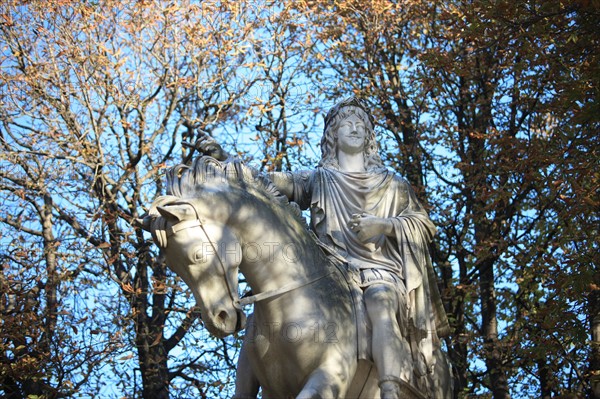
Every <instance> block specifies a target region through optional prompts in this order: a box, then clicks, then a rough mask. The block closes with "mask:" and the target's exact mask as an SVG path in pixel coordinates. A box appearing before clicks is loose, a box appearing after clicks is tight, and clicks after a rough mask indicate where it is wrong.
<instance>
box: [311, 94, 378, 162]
mask: <svg viewBox="0 0 600 399" xmlns="http://www.w3.org/2000/svg"><path fill="white" fill-rule="evenodd" d="M353 114H354V115H356V116H358V117H359V118H361V119H362V120H363V121H364V122H365V127H366V130H367V137H366V140H365V154H364V156H365V168H366V170H367V171H369V170H374V169H380V168H383V162H382V161H381V157H380V156H379V146H378V144H377V140H376V137H375V130H374V122H373V117H372V116H371V113H370V112H369V108H368V106H367V104H366V103H365V102H364V101H363V100H360V99H358V98H356V97H350V98H347V99H345V100H343V101H341V102H339V103H338V104H336V105H335V106H334V107H333V108H331V109H330V110H329V112H328V113H327V116H326V117H325V128H324V129H323V137H322V138H321V161H320V162H319V166H323V167H329V168H334V169H338V167H339V165H338V158H337V131H338V128H339V126H340V123H341V122H342V120H344V119H345V118H347V117H349V116H350V115H353Z"/></svg>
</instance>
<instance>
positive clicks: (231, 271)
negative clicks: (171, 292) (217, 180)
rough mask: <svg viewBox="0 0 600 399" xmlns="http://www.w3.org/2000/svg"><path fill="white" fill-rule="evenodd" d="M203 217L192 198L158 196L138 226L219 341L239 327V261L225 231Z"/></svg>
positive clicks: (198, 203) (234, 239)
mask: <svg viewBox="0 0 600 399" xmlns="http://www.w3.org/2000/svg"><path fill="white" fill-rule="evenodd" d="M209 211H210V209H208V207H207V206H206V204H205V203H203V202H202V201H201V200H200V199H198V198H191V199H181V198H179V197H176V196H163V197H159V198H157V200H156V201H154V203H153V205H152V206H151V208H150V211H149V213H148V215H147V216H146V217H145V218H144V220H143V222H142V226H143V228H144V229H145V230H147V231H149V232H151V233H152V237H153V240H154V243H155V244H156V245H157V246H158V247H159V248H160V250H161V252H162V254H163V255H164V256H165V259H166V262H167V265H168V266H169V267H170V268H171V269H172V270H173V271H174V272H175V273H176V274H177V275H178V276H180V277H181V278H182V280H183V281H184V282H185V283H186V285H187V286H188V287H189V288H190V289H191V290H192V292H193V294H194V297H195V299H196V302H197V304H198V306H199V307H200V309H201V312H202V319H203V321H204V323H205V325H206V328H207V329H208V331H209V332H210V333H211V334H213V335H215V336H216V337H221V338H222V337H225V336H227V335H230V334H232V333H234V332H236V331H239V330H240V329H242V328H244V325H245V314H244V313H243V312H242V310H241V308H240V306H239V296H238V266H239V263H240V262H241V256H242V255H241V247H240V243H239V240H238V239H237V237H236V235H235V234H234V233H233V231H232V230H231V228H229V227H228V226H226V224H225V223H224V222H223V221H219V220H214V219H209V218H208V217H207V216H208V214H209ZM210 216H214V215H212V214H211V215H210Z"/></svg>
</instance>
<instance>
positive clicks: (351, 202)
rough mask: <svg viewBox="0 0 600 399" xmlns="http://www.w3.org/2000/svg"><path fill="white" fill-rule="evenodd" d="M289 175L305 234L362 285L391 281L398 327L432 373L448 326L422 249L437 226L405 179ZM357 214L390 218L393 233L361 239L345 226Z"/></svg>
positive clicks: (318, 172)
mask: <svg viewBox="0 0 600 399" xmlns="http://www.w3.org/2000/svg"><path fill="white" fill-rule="evenodd" d="M291 177H292V180H293V195H292V198H291V199H292V200H293V201H294V202H296V203H298V205H300V207H301V208H302V209H308V208H310V212H311V228H312V230H313V231H314V232H315V234H316V235H317V237H318V238H319V239H320V240H321V241H322V242H323V243H325V244H326V245H328V246H330V247H331V248H333V250H334V251H335V252H337V253H338V254H339V255H341V256H342V257H344V258H345V259H346V260H347V261H348V264H349V268H350V269H354V270H357V271H358V272H359V273H360V275H361V277H362V278H361V284H362V286H366V285H369V284H372V283H374V282H382V283H388V284H390V282H397V283H398V284H395V286H396V290H397V291H398V293H399V295H400V296H401V301H400V303H401V304H404V306H402V305H401V308H403V309H398V321H399V324H401V325H400V327H401V330H402V332H403V335H405V334H407V331H408V335H409V336H410V338H409V341H410V343H411V346H412V347H413V356H415V353H414V352H415V350H416V351H418V352H420V353H421V354H422V355H423V357H424V359H425V362H426V366H427V368H428V369H431V368H432V367H433V365H434V360H433V356H432V351H433V343H434V341H435V340H437V339H438V337H439V336H444V335H447V334H448V332H449V325H448V321H447V319H446V313H445V311H444V308H443V305H442V302H441V299H440V295H439V291H438V288H437V285H436V280H435V274H434V272H433V267H432V264H431V260H430V257H429V251H428V245H429V243H430V242H431V240H432V238H433V236H434V234H435V231H436V228H435V226H434V224H433V222H432V221H431V219H429V216H428V215H427V212H426V211H425V210H424V208H423V207H422V206H421V204H420V203H419V201H418V200H417V198H416V196H415V193H414V191H413V190H412V188H411V187H410V185H409V184H408V182H407V181H406V180H404V179H403V178H401V177H399V176H398V175H396V174H394V173H392V172H390V171H388V170H387V169H385V168H381V169H379V170H377V171H368V172H364V173H355V172H353V173H349V172H342V171H339V170H336V169H331V168H327V167H319V168H316V169H315V170H313V171H308V172H296V173H292V174H291ZM356 213H367V214H369V215H373V216H377V217H381V218H391V220H392V222H393V225H394V234H393V236H392V237H388V236H385V235H380V236H377V237H374V238H372V239H370V240H368V241H367V242H362V241H360V240H359V239H358V237H357V235H356V233H355V232H353V231H351V230H350V229H349V227H348V221H349V220H350V219H351V218H352V215H353V214H356ZM386 275H387V276H389V275H391V276H392V277H393V278H392V279H390V278H389V277H388V278H386V277H385V276H386ZM380 278H381V281H377V280H379V279H380ZM416 357H417V358H420V356H416Z"/></svg>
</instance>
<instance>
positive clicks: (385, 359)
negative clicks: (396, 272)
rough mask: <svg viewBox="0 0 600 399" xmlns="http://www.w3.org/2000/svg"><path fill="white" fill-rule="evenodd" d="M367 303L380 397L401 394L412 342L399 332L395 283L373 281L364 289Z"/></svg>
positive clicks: (408, 370) (408, 372)
mask: <svg viewBox="0 0 600 399" xmlns="http://www.w3.org/2000/svg"><path fill="white" fill-rule="evenodd" d="M364 299H365V306H366V308H367V314H368V315H369V319H370V321H371V326H372V330H373V337H372V345H371V346H372V353H373V361H374V362H375V366H377V372H378V374H379V380H380V384H381V397H382V398H385V399H388V398H390V399H392V398H393V399H396V398H398V397H399V395H400V394H399V391H400V385H401V384H399V380H401V381H406V382H408V381H410V379H411V374H412V369H413V365H412V355H411V351H410V345H409V343H408V341H407V340H406V338H405V337H403V336H402V334H401V332H400V327H399V326H398V319H397V317H396V314H397V310H398V306H399V299H398V294H397V292H396V291H395V290H394V288H393V287H391V286H389V285H387V284H373V285H371V286H369V287H367V289H366V290H365V292H364Z"/></svg>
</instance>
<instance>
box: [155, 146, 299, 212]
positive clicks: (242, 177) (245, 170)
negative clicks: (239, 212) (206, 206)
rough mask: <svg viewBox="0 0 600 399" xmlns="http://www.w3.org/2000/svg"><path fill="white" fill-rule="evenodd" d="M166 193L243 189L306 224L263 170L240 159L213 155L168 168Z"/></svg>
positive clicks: (183, 194) (185, 195) (194, 194)
mask: <svg viewBox="0 0 600 399" xmlns="http://www.w3.org/2000/svg"><path fill="white" fill-rule="evenodd" d="M166 176H167V194H168V195H172V196H175V197H178V198H193V197H197V196H200V195H202V191H203V190H204V188H206V187H219V186H227V187H231V188H234V189H240V190H243V191H246V192H250V191H258V192H259V193H262V194H264V195H265V196H266V197H267V198H269V199H270V200H272V201H273V202H275V203H276V204H279V205H281V206H283V207H285V208H288V209H289V210H290V211H291V213H292V214H293V215H294V216H295V217H297V218H298V219H299V220H300V221H301V222H302V223H304V224H305V223H306V221H305V220H304V218H303V217H302V214H301V212H300V208H299V207H298V205H297V204H296V203H294V202H290V201H289V200H288V198H287V197H286V196H285V195H283V194H282V193H281V192H280V191H279V190H278V189H277V187H276V186H275V184H273V182H272V181H271V179H270V178H269V177H268V175H266V174H265V173H259V172H258V171H257V170H254V169H252V168H249V167H248V166H246V165H244V164H243V163H242V162H241V161H240V160H237V159H236V160H233V161H229V162H219V161H218V160H216V159H215V158H212V157H209V156H202V157H200V158H196V160H195V161H194V162H193V163H192V166H191V167H190V166H187V165H177V166H174V167H173V168H171V169H169V170H168V171H167V174H166Z"/></svg>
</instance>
